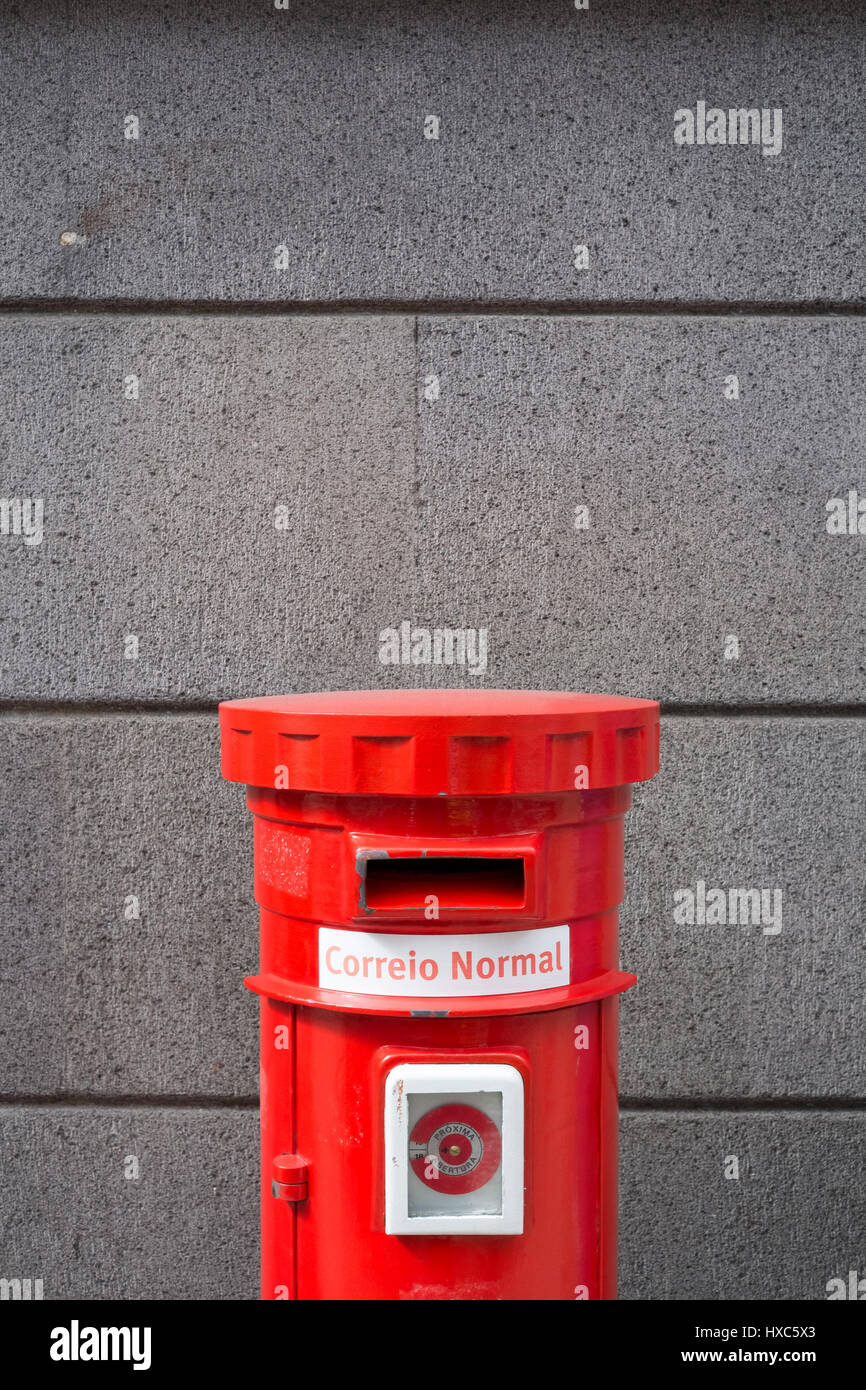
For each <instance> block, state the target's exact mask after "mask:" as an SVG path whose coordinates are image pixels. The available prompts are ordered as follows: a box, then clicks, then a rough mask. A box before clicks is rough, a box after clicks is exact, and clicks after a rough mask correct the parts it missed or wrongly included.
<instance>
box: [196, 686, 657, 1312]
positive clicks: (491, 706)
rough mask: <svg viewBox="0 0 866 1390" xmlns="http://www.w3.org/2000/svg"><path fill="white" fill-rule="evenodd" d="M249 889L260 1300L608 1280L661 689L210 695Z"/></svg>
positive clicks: (595, 1285) (528, 1291)
mask: <svg viewBox="0 0 866 1390" xmlns="http://www.w3.org/2000/svg"><path fill="white" fill-rule="evenodd" d="M220 722H221V729H222V748H223V774H224V776H225V777H227V778H228V779H229V780H231V781H238V782H243V783H245V784H246V786H247V803H248V805H249V808H250V810H251V811H252V812H253V814H254V817H255V838H254V843H255V881H256V899H257V901H258V903H259V905H260V908H261V961H260V971H259V974H258V975H257V976H255V977H253V978H250V979H249V980H247V984H248V985H249V987H250V988H251V989H253V990H255V991H256V992H257V993H258V994H259V995H260V996H261V1104H262V1297H263V1298H265V1299H280V1298H289V1299H294V1298H298V1299H407V1298H408V1299H575V1298H577V1299H597V1298H607V1299H609V1298H615V1297H616V1142H617V996H618V995H619V994H620V993H621V992H622V991H623V990H625V989H627V988H628V987H629V986H630V985H631V984H633V983H634V976H632V975H628V974H626V973H624V972H623V971H621V970H620V969H619V963H618V955H617V908H618V905H619V903H620V901H621V898H622V893H623V817H624V814H625V812H626V810H627V809H628V806H629V804H630V801H631V783H633V782H637V781H642V780H644V779H646V778H649V777H652V776H653V774H654V773H655V771H656V770H657V767H658V705H657V704H656V703H655V702H653V701H649V700H628V699H621V698H618V697H609V696H588V695H569V694H561V693H544V692H541V693H538V692H523V691H384V692H372V691H367V692H339V693H332V694H325V695H309V696H286V697H283V698H276V699H261V700H238V701H229V702H227V703H224V704H223V705H221V706H220Z"/></svg>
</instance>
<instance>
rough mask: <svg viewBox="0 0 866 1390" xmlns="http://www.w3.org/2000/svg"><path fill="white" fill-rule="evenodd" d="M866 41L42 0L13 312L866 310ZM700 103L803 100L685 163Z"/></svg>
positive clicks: (527, 18)
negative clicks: (47, 307) (679, 115)
mask: <svg viewBox="0 0 866 1390" xmlns="http://www.w3.org/2000/svg"><path fill="white" fill-rule="evenodd" d="M864 23H866V17H864V14H863V11H862V9H861V8H860V7H859V6H857V5H854V4H849V3H844V0H831V3H829V4H823V5H821V6H815V5H812V4H809V3H808V0H796V2H795V3H791V0H774V2H773V3H770V4H767V3H763V2H762V3H759V0H750V3H747V4H738V5H728V6H718V5H708V4H706V5H694V4H690V3H685V0H680V3H675V4H671V3H668V0H652V3H645V0H640V3H639V0H628V2H627V3H620V4H617V5H604V4H599V5H595V4H593V5H592V6H591V7H590V8H589V10H587V11H576V10H575V8H574V6H573V5H572V4H570V3H564V0H543V3H540V4H534V5H532V6H526V5H524V4H522V3H520V0H508V2H507V3H502V0H469V3H467V0H436V3H431V4H426V5H425V6H424V7H423V9H420V10H413V11H411V12H409V11H407V9H406V7H405V6H403V5H400V4H398V3H396V0H391V3H385V0H377V3H376V4H373V5H362V6H358V5H355V4H350V3H348V0H327V2H326V3H323V2H322V0H316V3H312V4H306V5H303V6H297V5H289V6H288V7H287V8H286V9H285V10H277V9H275V7H274V5H273V4H272V3H269V4H264V3H256V2H255V0H246V3H241V4H237V5H232V6H213V5H205V4H202V3H199V4H197V5H194V6H184V7H183V8H182V9H179V8H178V7H176V6H174V5H173V4H170V3H148V4H144V5H136V6H129V5H124V4H123V3H122V0H111V3H109V2H108V0H102V2H101V3H98V4H97V3H94V2H93V0H91V2H90V3H84V4H76V5H70V4H67V3H64V2H63V0H48V3H40V4H38V5H37V4H35V3H33V0H24V3H22V4H20V5H17V6H15V7H14V8H13V9H12V12H11V13H7V14H5V15H4V17H3V20H2V31H0V38H2V43H0V52H2V53H3V81H2V83H0V92H2V94H3V99H2V115H3V117H4V118H5V119H4V128H8V129H11V131H12V132H13V138H12V139H11V140H10V141H8V142H7V147H6V152H5V155H4V161H3V167H2V173H0V194H2V196H0V209H2V219H0V226H2V235H3V245H4V251H5V254H4V258H3V266H4V270H3V275H2V279H0V293H2V294H3V295H5V296H7V297H8V296H11V297H18V298H21V297H25V298H31V297H40V296H41V297H51V296H53V297H61V296H63V297H82V298H95V299H105V298H111V297H125V298H139V299H144V300H156V299H172V300H195V299H209V300H210V299H213V300H217V301H222V300H227V299H234V300H242V301H251V300H262V301H270V302H274V301H284V302H285V301H289V300H294V301H297V300H301V299H304V300H312V301H323V300H343V301H346V300H349V301H351V300H358V299H365V300H369V299H373V298H384V299H402V300H406V299H409V300H412V301H419V300H425V299H428V300H429V299H431V298H433V299H435V298H443V297H447V298H450V299H459V300H469V299H471V300H492V301H495V300H502V299H510V300H515V299H516V300H522V301H526V300H533V301H538V300H543V301H555V302H568V301H594V302H604V301H623V300H627V301H660V300H661V301H665V300H668V301H669V300H684V299H685V300H689V301H692V302H702V303H706V302H707V301H711V300H722V301H734V302H738V301H745V300H750V301H751V300H758V301H762V302H768V301H776V300H782V301H792V302H800V301H803V300H807V301H810V300H816V299H817V300H825V301H826V300H836V301H845V300H848V301H855V300H859V301H860V302H862V299H863V282H864V257H863V246H862V238H861V237H860V235H859V230H858V229H859V224H860V208H861V204H862V197H863V182H862V173H863V171H862V162H861V161H862V152H863V131H862V123H861V122H860V119H859V114H858V113H859V100H860V86H861V79H862V72H861V66H860V53H861V50H862V43H863V33H864ZM698 101H705V102H706V105H707V107H708V108H712V107H713V106H719V107H721V108H722V109H724V110H726V111H727V110H728V109H729V108H731V107H734V108H736V107H747V108H748V107H758V108H767V109H774V108H780V109H781V110H782V112H783V143H782V151H781V153H780V154H779V155H778V156H777V157H766V156H764V155H763V154H762V152H761V148H760V147H759V146H754V145H748V146H741V145H735V146H727V145H726V146H724V147H721V146H717V147H712V146H706V145H705V146H703V147H698V146H697V145H693V146H691V147H678V146H676V145H675V144H674V139H673V133H674V112H675V111H676V110H677V109H679V108H683V107H691V108H692V109H694V108H695V107H696V103H697V102H698ZM430 115H434V116H438V117H439V121H440V129H439V139H438V140H430V139H425V138H424V127H425V121H426V118H427V117H428V116H430ZM128 116H137V118H138V122H139V132H138V134H139V138H138V139H137V140H135V139H126V138H124V132H125V122H126V119H127V117H128ZM34 187H38V188H39V198H38V199H34V197H33V189H34ZM64 232H72V233H75V235H76V236H77V238H78V241H77V243H75V244H72V245H62V244H61V240H60V238H61V236H62V235H63V233H64ZM578 244H581V245H585V246H587V247H588V248H589V255H590V262H589V268H588V269H586V270H577V269H575V268H574V265H573V261H574V247H575V245H578ZM277 247H284V248H285V265H286V268H285V269H283V270H276V269H275V268H274V259H275V250H276V248H277Z"/></svg>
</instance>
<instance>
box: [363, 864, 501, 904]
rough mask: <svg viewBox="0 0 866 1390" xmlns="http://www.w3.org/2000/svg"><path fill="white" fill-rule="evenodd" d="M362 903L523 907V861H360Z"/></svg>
mask: <svg viewBox="0 0 866 1390" xmlns="http://www.w3.org/2000/svg"><path fill="white" fill-rule="evenodd" d="M365 863H366V868H365V879H366V884H365V901H366V905H367V909H368V911H370V912H375V911H377V910H380V909H382V910H387V911H392V912H393V911H395V910H396V909H398V908H400V909H404V910H405V909H410V910H411V909H415V910H422V909H430V910H431V912H432V910H434V909H435V910H436V911H438V912H450V911H454V910H455V909H457V908H469V909H474V908H483V907H489V908H492V909H498V910H502V911H504V910H505V909H506V908H519V907H523V904H524V901H525V896H526V882H525V877H524V869H523V860H522V859H512V858H505V857H504V856H503V857H496V856H490V857H488V858H485V857H484V856H483V855H466V856H464V857H462V858H458V857H454V856H450V857H446V856H445V855H442V856H441V857H437V858H434V857H433V856H426V857H424V858H392V857H390V856H389V857H387V858H381V859H379V858H375V859H367V860H366V861H365Z"/></svg>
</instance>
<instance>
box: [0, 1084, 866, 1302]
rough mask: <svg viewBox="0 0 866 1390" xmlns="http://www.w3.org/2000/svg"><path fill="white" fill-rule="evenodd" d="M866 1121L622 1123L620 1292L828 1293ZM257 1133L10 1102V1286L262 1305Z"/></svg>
mask: <svg viewBox="0 0 866 1390" xmlns="http://www.w3.org/2000/svg"><path fill="white" fill-rule="evenodd" d="M864 1125H866V1121H864V1117H863V1115H862V1114H851V1113H847V1112H844V1113H837V1114H827V1113H821V1114H810V1115H795V1114H790V1113H777V1114H768V1113H763V1112H759V1113H754V1114H732V1113H724V1112H709V1113H705V1114H699V1115H690V1114H684V1113H681V1112H671V1113H663V1114H641V1113H634V1112H633V1113H630V1114H626V1115H624V1116H623V1118H622V1123H621V1139H620V1150H621V1195H620V1297H621V1298H624V1299H695V1298H711V1299H719V1300H729V1299H740V1298H742V1299H764V1298H770V1299H797V1298H805V1299H823V1298H826V1297H827V1283H828V1281H829V1280H830V1279H833V1278H837V1277H842V1278H844V1279H847V1276H848V1271H849V1270H850V1269H859V1270H860V1271H861V1272H862V1269H863V1251H862V1242H860V1239H859V1234H858V1233H859V1232H861V1231H862V1229H863V1224H864V1217H866V1211H864V1209H863V1196H862V1191H863V1185H862V1152H863V1144H864V1139H866V1134H864ZM257 1131H258V1123H257V1115H256V1112H255V1110H252V1109H251V1110H230V1109H219V1108H215V1109H213V1110H192V1109H185V1108H183V1107H176V1108H172V1109H140V1108H138V1109H136V1108H126V1107H112V1108H106V1107H94V1108H86V1109H85V1108H79V1107H76V1108H67V1107H57V1108H55V1107H39V1108H33V1107H21V1108H18V1107H9V1106H6V1107H0V1156H2V1164H3V1172H4V1183H3V1185H2V1189H0V1229H2V1245H3V1270H2V1277H5V1278H31V1279H42V1280H43V1285H44V1297H45V1298H46V1299H52V1298H63V1297H73V1298H84V1299H89V1298H91V1299H102V1298H121V1299H129V1298H177V1299H229V1298H231V1299H233V1298H255V1297H256V1296H257V1288H258V1274H257V1245H258V1236H257V1229H258V1211H257V1207H258V1183H257V1167H258V1133H257ZM731 1156H735V1157H736V1158H737V1159H738V1161H739V1173H740V1176H739V1178H738V1179H736V1180H732V1179H726V1178H725V1177H724V1171H725V1163H726V1161H728V1166H729V1171H730V1163H729V1159H730V1157H731ZM133 1159H134V1160H137V1165H138V1166H137V1169H136V1168H135V1167H134V1165H133V1164H132V1163H131V1161H130V1160H133ZM136 1171H137V1173H138V1177H127V1176H126V1174H127V1173H131V1172H136Z"/></svg>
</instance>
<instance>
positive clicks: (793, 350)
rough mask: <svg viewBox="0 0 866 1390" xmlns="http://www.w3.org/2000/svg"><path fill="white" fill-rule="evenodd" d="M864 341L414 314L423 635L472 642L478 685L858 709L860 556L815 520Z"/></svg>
mask: <svg viewBox="0 0 866 1390" xmlns="http://www.w3.org/2000/svg"><path fill="white" fill-rule="evenodd" d="M864 347H866V337H864V333H863V328H862V325H861V324H860V323H859V322H855V321H854V320H839V319H836V320H830V319H823V320H822V319H815V320H802V319H801V320H798V321H794V320H790V319H785V320H773V319H760V318H749V319H740V318H729V319H724V320H721V319H709V318H686V317H682V318H615V319H614V318H570V317H569V318H564V317H552V318H544V317H531V318H530V317H526V318H521V317H511V318H501V317H496V316H493V317H484V318H477V317H476V318H472V317H462V318H451V317H445V318H436V317H434V318H432V319H422V320H421V321H420V326H419V342H418V362H419V377H420V378H422V379H423V378H424V377H426V376H427V375H430V374H436V375H438V376H439V391H440V395H439V399H438V400H435V401H427V400H424V399H423V396H422V401H421V424H420V439H421V445H420V459H421V465H422V471H421V475H420V478H419V516H420V520H419V525H418V538H419V539H418V547H419V548H418V587H417V590H416V594H417V605H416V620H417V621H418V622H420V623H423V624H430V625H433V624H435V623H439V622H442V621H443V620H444V619H446V618H447V619H448V620H450V621H451V622H452V623H459V624H460V625H467V626H470V625H471V626H486V627H487V628H488V629H489V638H488V646H489V671H488V676H487V677H486V679H488V680H489V682H490V683H491V684H493V685H501V686H511V685H514V686H521V685H530V686H534V687H536V688H541V689H544V688H545V687H550V688H566V689H567V688H571V689H579V690H593V689H601V690H621V691H627V692H629V693H631V694H636V695H648V696H654V697H656V698H658V697H661V698H662V699H668V700H676V701H684V702H686V703H695V704H696V703H701V702H704V701H713V702H715V701H717V702H721V703H740V702H746V703H750V702H764V701H767V702H785V701H788V700H805V701H809V700H827V701H833V702H835V701H840V700H841V701H845V700H862V698H863V691H864V645H866V644H864V636H866V619H864V614H863V605H862V603H861V601H860V595H861V592H862V584H863V579H862V566H863V550H864V545H866V539H864V537H863V536H862V535H855V536H849V535H829V534H828V533H827V530H826V522H827V517H828V513H827V501H828V499H830V498H833V497H839V498H843V499H847V496H848V492H849V490H850V489H852V488H856V487H857V485H858V484H857V479H858V477H859V476H860V463H859V460H860V456H861V451H862V438H863V434H864V428H866V410H864V399H863V392H862V386H861V377H862V372H863V354H864ZM731 374H735V375H737V376H738V378H739V388H740V399H739V400H729V399H727V398H726V397H725V379H726V378H727V377H728V376H730V375H731ZM862 491H863V489H862V486H861V494H862ZM579 506H584V507H586V508H588V512H589V526H588V528H586V529H575V521H576V519H577V518H576V515H575V508H576V507H579ZM730 635H734V636H736V637H737V639H738V640H739V657H738V658H737V659H726V658H725V645H726V641H727V639H728V637H729V636H730ZM460 680H461V673H456V674H455V683H458V684H459V683H460Z"/></svg>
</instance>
